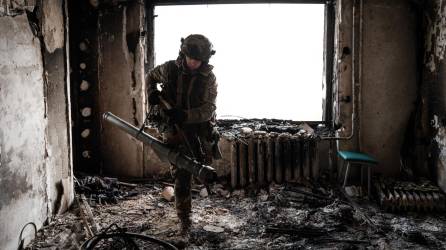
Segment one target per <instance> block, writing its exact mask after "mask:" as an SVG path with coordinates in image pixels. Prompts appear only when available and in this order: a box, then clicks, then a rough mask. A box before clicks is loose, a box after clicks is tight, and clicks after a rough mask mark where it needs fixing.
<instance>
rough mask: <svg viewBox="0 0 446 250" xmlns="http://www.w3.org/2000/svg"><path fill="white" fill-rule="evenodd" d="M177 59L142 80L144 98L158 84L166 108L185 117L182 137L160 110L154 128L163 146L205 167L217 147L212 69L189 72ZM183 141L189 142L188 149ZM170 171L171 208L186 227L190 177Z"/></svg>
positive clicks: (182, 61) (183, 63) (185, 173)
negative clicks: (165, 102)
mask: <svg viewBox="0 0 446 250" xmlns="http://www.w3.org/2000/svg"><path fill="white" fill-rule="evenodd" d="M183 58H184V57H182V56H181V55H180V56H179V57H178V59H177V60H176V61H168V62H166V63H164V64H162V65H159V66H157V67H155V68H154V69H153V70H151V71H150V72H149V74H148V76H147V78H146V82H147V87H148V94H149V95H150V94H151V92H153V91H156V88H157V83H161V89H162V90H161V93H160V95H161V96H162V98H163V99H164V100H166V101H167V102H168V103H169V104H170V105H172V106H173V107H176V108H180V109H182V110H183V111H184V112H185V113H186V114H187V115H186V119H185V121H184V122H183V123H182V124H181V125H180V128H181V130H182V131H183V133H184V136H183V135H181V134H180V133H178V131H176V128H175V126H174V124H171V123H169V121H168V120H167V117H166V115H165V114H164V113H163V108H160V116H161V118H162V119H161V121H162V122H161V123H160V124H159V126H158V128H159V130H160V132H161V133H163V138H164V140H165V142H166V143H168V144H169V145H171V146H172V147H175V148H176V149H177V150H179V151H180V152H182V153H184V154H186V155H188V156H191V154H193V156H192V157H194V158H196V159H197V160H198V161H200V162H202V163H204V164H207V165H209V164H210V163H211V162H212V147H215V146H216V143H218V138H216V135H218V133H216V130H215V128H214V126H215V109H216V105H215V101H216V97H217V83H216V78H215V75H214V74H213V72H212V69H213V66H212V65H209V64H207V63H203V64H202V66H201V67H200V68H199V69H197V70H196V71H193V72H191V71H190V70H188V68H187V66H186V65H185V63H186V62H185V59H183ZM184 137H186V138H187V140H188V141H189V144H190V146H191V147H192V153H191V150H189V149H188V147H187V144H186V143H185V140H184ZM173 168H174V176H175V207H176V210H177V214H178V217H179V218H180V219H181V222H182V223H184V222H185V221H186V223H188V222H189V223H190V217H189V216H190V213H191V201H192V198H191V182H192V175H191V174H190V173H189V172H187V171H186V170H184V169H177V168H175V166H173Z"/></svg>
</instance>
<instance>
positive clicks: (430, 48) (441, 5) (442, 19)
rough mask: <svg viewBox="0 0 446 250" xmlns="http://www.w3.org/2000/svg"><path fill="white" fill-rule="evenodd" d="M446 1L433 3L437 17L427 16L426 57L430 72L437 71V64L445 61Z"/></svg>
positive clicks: (440, 0)
mask: <svg viewBox="0 0 446 250" xmlns="http://www.w3.org/2000/svg"><path fill="white" fill-rule="evenodd" d="M445 4H446V3H445V1H443V0H437V1H435V3H433V11H432V12H433V13H435V16H434V17H433V19H432V18H430V17H429V16H427V18H426V20H427V24H426V27H428V30H427V34H426V41H425V42H426V48H425V49H426V54H425V56H424V60H425V64H426V67H427V68H428V69H429V71H430V72H434V71H435V70H436V69H437V64H438V63H440V61H442V60H443V59H444V54H445V50H446V8H445V7H446V5H445Z"/></svg>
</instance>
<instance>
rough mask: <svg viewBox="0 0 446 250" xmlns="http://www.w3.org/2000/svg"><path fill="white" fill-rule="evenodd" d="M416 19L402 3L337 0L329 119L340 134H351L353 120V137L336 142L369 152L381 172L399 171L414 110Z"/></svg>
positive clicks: (390, 174)
mask: <svg viewBox="0 0 446 250" xmlns="http://www.w3.org/2000/svg"><path fill="white" fill-rule="evenodd" d="M416 22H417V20H416V15H415V12H414V10H413V8H412V7H411V4H410V2H408V1H403V0H398V1H391V2H389V1H360V0H357V1H353V0H348V1H345V0H343V1H339V2H338V3H337V20H336V40H337V41H336V52H335V55H336V57H335V62H336V65H335V91H334V93H335V96H334V100H336V102H335V104H334V109H335V114H336V116H335V117H336V124H337V126H339V127H340V128H341V129H340V130H339V131H340V132H341V133H340V135H342V136H344V137H349V136H350V135H352V133H351V131H352V124H354V131H353V136H352V137H351V138H350V139H349V140H341V141H339V145H338V146H339V149H343V150H345V149H347V150H358V151H363V152H366V153H370V154H371V155H373V156H375V157H376V158H377V159H378V161H379V162H380V163H379V165H378V166H377V167H376V168H375V169H374V171H375V172H378V173H382V174H383V175H386V176H394V175H398V174H399V170H400V163H399V159H400V150H401V147H402V144H403V139H404V133H405V130H406V127H407V125H408V122H409V117H410V113H411V112H412V111H413V110H414V109H415V105H414V102H415V99H416V91H417V82H416V79H417V68H416V60H417V58H416V27H417V25H416V24H417V23H416ZM352 83H353V84H352ZM353 104H354V105H353ZM353 111H354V113H355V114H356V117H355V119H354V121H353V122H354V123H352V116H351V114H352V112H353Z"/></svg>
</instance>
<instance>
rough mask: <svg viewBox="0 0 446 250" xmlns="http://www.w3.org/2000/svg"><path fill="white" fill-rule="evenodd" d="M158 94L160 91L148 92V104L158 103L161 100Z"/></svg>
mask: <svg viewBox="0 0 446 250" xmlns="http://www.w3.org/2000/svg"><path fill="white" fill-rule="evenodd" d="M160 94H161V92H159V91H158V90H153V91H152V93H150V95H149V104H150V105H157V104H160V102H161V100H160Z"/></svg>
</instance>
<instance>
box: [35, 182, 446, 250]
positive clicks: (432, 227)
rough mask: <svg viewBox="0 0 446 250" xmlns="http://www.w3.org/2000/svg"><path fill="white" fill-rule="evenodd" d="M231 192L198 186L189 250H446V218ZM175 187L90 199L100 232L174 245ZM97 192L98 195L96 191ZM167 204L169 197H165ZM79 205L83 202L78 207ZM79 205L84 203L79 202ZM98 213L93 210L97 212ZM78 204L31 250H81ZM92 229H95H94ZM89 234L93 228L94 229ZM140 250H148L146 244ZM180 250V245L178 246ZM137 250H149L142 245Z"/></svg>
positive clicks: (278, 193)
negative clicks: (122, 231)
mask: <svg viewBox="0 0 446 250" xmlns="http://www.w3.org/2000/svg"><path fill="white" fill-rule="evenodd" d="M229 185H230V184H226V183H223V184H214V185H211V186H209V187H208V188H207V187H204V186H203V185H194V186H193V201H192V207H193V215H192V221H193V226H192V230H191V233H190V237H189V240H188V242H187V243H186V244H185V245H182V246H181V247H185V248H186V249H299V248H313V249H321V248H325V249H398V248H400V249H444V248H445V247H446V237H445V236H446V235H445V233H444V232H446V223H445V222H446V218H445V217H444V216H443V215H439V214H434V215H426V214H421V213H420V214H415V213H409V214H398V215H397V214H391V213H387V212H383V211H381V210H380V209H379V208H378V207H376V206H374V205H372V204H370V203H365V201H364V203H352V202H351V201H349V200H348V199H345V197H343V196H342V195H340V194H338V192H335V191H334V190H333V189H331V188H330V187H326V186H324V187H321V186H313V185H311V184H308V185H307V186H302V185H297V184H287V185H275V184H272V185H270V186H269V187H268V188H265V189H238V190H234V191H232V192H231V191H230V190H231V189H230V188H229ZM171 186H172V185H171V184H170V183H165V182H151V183H146V184H138V185H137V186H135V187H133V188H132V190H133V192H135V193H136V195H134V196H132V197H127V198H126V199H122V200H121V199H118V200H117V203H107V204H105V203H99V202H96V201H94V200H89V199H85V200H86V201H87V203H88V205H85V206H91V212H92V217H93V218H91V219H92V220H93V221H94V223H95V224H96V225H97V230H99V232H101V231H103V230H104V229H105V228H109V227H110V225H112V224H114V223H115V224H116V225H117V226H119V228H124V229H125V230H126V231H127V232H131V233H135V234H142V235H149V236H151V237H155V238H157V239H161V240H165V241H167V242H170V243H172V244H177V243H178V239H179V237H180V236H179V235H178V232H179V231H178V224H179V223H178V218H177V217H176V212H175V206H174V201H173V200H171V201H168V200H167V199H166V198H165V197H164V196H163V192H165V191H166V190H171V189H170V188H168V187H171ZM92 191H94V190H92ZM168 197H170V196H168ZM81 200H82V199H81ZM80 203H82V202H80ZM93 205H94V206H93ZM82 211H83V209H81V208H79V206H78V205H77V204H75V205H73V207H72V209H71V210H70V211H69V212H67V213H65V214H64V215H60V216H57V217H55V218H54V219H53V220H52V221H51V222H50V223H49V225H46V226H45V227H44V228H43V230H40V231H39V233H38V237H37V239H36V240H34V241H33V242H32V244H31V245H30V246H28V249H42V248H45V249H78V247H79V246H80V245H82V243H83V242H85V241H86V240H87V239H88V238H90V237H91V236H89V235H88V234H89V233H88V230H87V229H86V227H90V226H86V223H85V221H86V220H85V219H83V218H82V217H83V216H82V215H81V214H83V213H84V212H82ZM91 219H89V221H91ZM89 224H90V225H91V223H89ZM90 229H91V231H94V230H93V227H91V228H90ZM141 244H144V243H143V242H141ZM177 246H178V247H180V245H177ZM140 249H150V247H149V246H146V245H142V246H141V247H140Z"/></svg>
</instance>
